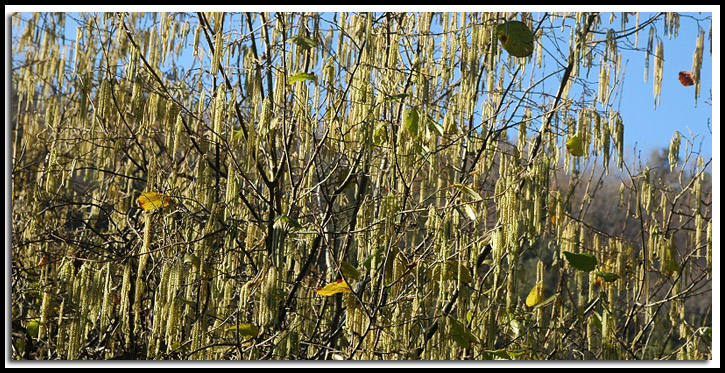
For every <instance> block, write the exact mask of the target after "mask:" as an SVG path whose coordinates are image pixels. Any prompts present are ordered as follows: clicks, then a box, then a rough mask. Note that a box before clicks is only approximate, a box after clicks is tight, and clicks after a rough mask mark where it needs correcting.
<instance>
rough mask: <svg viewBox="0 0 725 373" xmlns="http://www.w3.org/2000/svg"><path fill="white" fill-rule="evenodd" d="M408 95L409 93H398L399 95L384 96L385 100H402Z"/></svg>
mask: <svg viewBox="0 0 725 373" xmlns="http://www.w3.org/2000/svg"><path fill="white" fill-rule="evenodd" d="M408 96H409V94H407V93H398V94H397V95H392V96H386V97H385V98H384V100H385V101H396V100H400V99H403V98H406V97H408Z"/></svg>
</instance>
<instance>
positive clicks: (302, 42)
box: [287, 35, 317, 50]
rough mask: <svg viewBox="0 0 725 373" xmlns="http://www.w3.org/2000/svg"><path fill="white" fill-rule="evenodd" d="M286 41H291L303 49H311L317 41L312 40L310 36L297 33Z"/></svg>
mask: <svg viewBox="0 0 725 373" xmlns="http://www.w3.org/2000/svg"><path fill="white" fill-rule="evenodd" d="M287 42H288V43H293V44H295V45H297V46H298V47H300V48H302V49H303V50H308V49H312V48H314V47H316V46H317V42H315V41H314V40H312V39H311V38H310V37H308V36H305V35H297V36H295V37H293V38H291V39H289V40H288V41H287Z"/></svg>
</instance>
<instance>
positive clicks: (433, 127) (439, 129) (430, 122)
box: [426, 115, 443, 136]
mask: <svg viewBox="0 0 725 373" xmlns="http://www.w3.org/2000/svg"><path fill="white" fill-rule="evenodd" d="M427 117H428V121H427V122H426V123H428V128H430V129H431V130H433V131H435V132H436V133H437V134H438V136H443V125H442V124H440V123H438V122H436V121H435V120H433V118H432V117H431V116H430V115H428V116H427Z"/></svg>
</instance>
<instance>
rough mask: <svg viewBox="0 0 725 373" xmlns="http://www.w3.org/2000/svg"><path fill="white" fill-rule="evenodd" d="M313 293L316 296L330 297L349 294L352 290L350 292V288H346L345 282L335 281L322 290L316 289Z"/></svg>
mask: <svg viewBox="0 0 725 373" xmlns="http://www.w3.org/2000/svg"><path fill="white" fill-rule="evenodd" d="M315 291H316V292H317V294H318V295H322V296H330V295H333V294H337V293H349V292H351V291H352V290H350V286H348V284H347V282H345V281H343V280H337V281H335V282H331V283H329V284H327V285H325V286H324V287H323V288H322V289H317V290H315Z"/></svg>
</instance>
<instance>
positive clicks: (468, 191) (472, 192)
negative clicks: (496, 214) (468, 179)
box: [453, 183, 483, 200]
mask: <svg viewBox="0 0 725 373" xmlns="http://www.w3.org/2000/svg"><path fill="white" fill-rule="evenodd" d="M453 186H454V187H456V189H458V190H459V191H460V192H461V193H463V194H465V195H467V196H469V197H471V198H473V199H474V200H482V199H483V198H481V195H480V194H478V193H477V192H476V191H475V190H473V188H471V187H469V186H468V185H464V184H460V183H455V184H453Z"/></svg>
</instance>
